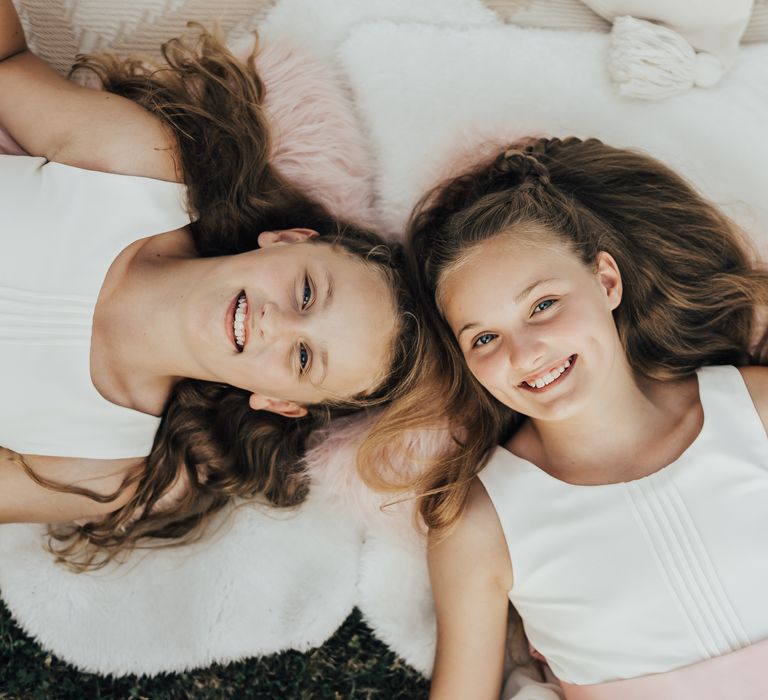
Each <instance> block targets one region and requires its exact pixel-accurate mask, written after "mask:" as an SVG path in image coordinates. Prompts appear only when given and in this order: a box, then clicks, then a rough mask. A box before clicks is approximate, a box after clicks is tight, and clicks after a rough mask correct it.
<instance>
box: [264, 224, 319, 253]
mask: <svg viewBox="0 0 768 700" xmlns="http://www.w3.org/2000/svg"><path fill="white" fill-rule="evenodd" d="M317 235H319V234H318V233H317V231H313V230H312V229H309V228H289V229H286V230H284V231H262V232H261V233H260V234H259V237H258V239H257V241H258V244H259V248H268V247H269V246H271V245H279V244H281V243H282V244H285V243H303V242H304V241H307V240H309V239H310V238H314V237H315V236H317Z"/></svg>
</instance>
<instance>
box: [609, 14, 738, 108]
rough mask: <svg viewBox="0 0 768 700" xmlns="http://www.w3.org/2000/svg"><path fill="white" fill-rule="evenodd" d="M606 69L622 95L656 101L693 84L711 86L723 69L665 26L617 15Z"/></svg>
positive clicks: (713, 59)
mask: <svg viewBox="0 0 768 700" xmlns="http://www.w3.org/2000/svg"><path fill="white" fill-rule="evenodd" d="M608 71H609V72H610V74H611V79H612V80H613V82H615V83H618V85H619V94H621V95H623V96H624V97H637V98H640V99H646V100H658V99H661V98H664V97H669V96H671V95H677V94H679V93H681V92H685V91H686V90H688V89H690V88H691V87H693V86H694V85H698V86H700V87H709V86H711V85H714V84H715V83H716V82H717V81H718V80H720V77H721V76H722V75H723V73H724V68H723V66H722V64H721V63H720V61H718V59H717V58H715V57H714V56H712V55H711V54H708V53H698V54H697V53H696V51H694V49H693V47H692V46H691V45H690V44H689V43H688V42H687V41H686V40H685V39H684V38H683V37H682V36H680V34H678V33H677V32H675V31H673V30H672V29H669V28H668V27H663V26H661V25H659V24H653V23H652V22H646V21H645V20H641V19H635V18H634V17H617V18H616V19H615V20H614V23H613V31H612V32H611V46H610V49H609V51H608Z"/></svg>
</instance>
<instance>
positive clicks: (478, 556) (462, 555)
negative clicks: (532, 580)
mask: <svg viewBox="0 0 768 700" xmlns="http://www.w3.org/2000/svg"><path fill="white" fill-rule="evenodd" d="M429 575H430V580H431V582H432V591H433V593H434V597H435V605H436V608H437V654H436V657H435V668H434V672H433V674H432V688H431V692H430V699H431V700H465V699H466V698H472V699H473V700H497V698H498V697H499V693H500V691H501V682H502V673H503V666H504V649H505V641H506V632H507V606H508V605H509V601H508V599H507V591H508V590H509V588H511V582H512V571H511V565H510V562H509V553H508V551H507V547H506V542H505V539H504V534H503V532H502V529H501V525H500V523H499V521H498V518H497V516H496V512H495V511H494V509H493V506H492V505H491V501H490V498H488V495H487V494H486V492H485V489H484V488H483V487H482V485H481V484H480V483H479V482H476V483H475V485H474V486H473V489H472V492H471V494H470V501H469V504H468V507H467V509H466V511H465V512H464V514H463V515H462V517H461V519H460V521H459V523H458V524H457V526H456V528H455V529H454V530H453V531H452V532H451V533H450V535H449V536H448V537H447V538H446V539H444V540H442V541H437V542H434V541H430V548H429Z"/></svg>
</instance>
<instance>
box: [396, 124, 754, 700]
mask: <svg viewBox="0 0 768 700" xmlns="http://www.w3.org/2000/svg"><path fill="white" fill-rule="evenodd" d="M410 244H411V255H412V262H413V265H414V267H415V269H417V271H418V273H419V274H420V277H421V283H422V286H423V291H424V294H425V297H426V298H428V299H430V300H434V304H433V305H432V306H431V308H430V309H429V313H430V314H431V316H432V317H433V321H434V323H435V324H436V328H437V329H438V331H439V332H440V333H441V334H442V336H443V338H444V342H445V354H444V357H443V358H442V360H443V366H444V367H445V368H453V371H450V370H447V371H446V376H448V377H449V378H450V379H451V380H452V382H453V383H452V384H450V385H449V386H448V387H446V388H445V390H444V391H442V392H440V396H441V398H445V397H447V402H448V414H449V417H450V418H451V419H452V420H453V421H454V425H455V427H456V428H458V429H460V430H461V434H462V435H464V438H463V440H462V445H461V446H460V448H459V450H458V451H455V450H454V451H453V452H452V453H451V454H448V455H445V456H444V459H443V460H442V461H438V463H437V464H436V465H435V467H434V469H433V470H432V471H431V472H430V473H429V474H427V475H426V476H425V477H424V479H423V481H422V482H421V484H420V486H421V492H422V493H423V494H424V497H423V501H422V514H423V515H424V517H425V520H426V522H427V523H428V524H429V526H430V528H431V532H430V550H429V563H430V575H431V580H432V585H433V590H434V595H435V601H436V605H437V615H438V648H437V657H436V664H435V671H434V676H433V682H432V697H433V698H440V699H444V698H467V697H472V698H473V699H475V700H483V698H487V699H488V700H495V699H496V698H497V697H498V693H499V689H500V685H501V677H502V665H503V656H504V640H505V632H506V622H507V606H508V604H509V601H511V602H512V603H513V604H514V605H515V607H516V608H517V610H518V612H519V613H520V615H521V617H522V619H523V624H524V627H525V631H526V633H527V635H528V637H529V639H530V641H531V643H532V644H533V645H534V647H535V648H536V649H537V650H538V652H539V653H540V654H542V655H543V656H544V657H545V658H546V660H547V661H548V662H549V664H550V666H551V668H552V670H553V671H554V672H555V674H556V675H557V676H558V678H559V679H560V681H561V682H562V684H563V687H564V689H565V692H566V696H567V697H568V698H588V699H590V700H592V699H595V698H622V700H627V699H628V698H675V700H680V699H681V698H691V699H692V698H697V700H702V699H704V698H711V699H712V700H714V699H715V698H724V697H739V698H757V697H763V696H764V690H765V683H764V678H762V677H761V669H762V668H763V667H764V664H765V662H766V660H768V606H766V604H765V596H764V592H765V589H766V586H768V553H767V552H766V549H765V546H764V542H763V540H764V533H765V532H766V531H768V508H766V504H768V438H766V427H765V426H766V425H767V424H768V370H766V369H765V368H764V367H757V366H745V365H748V364H754V363H755V362H756V359H755V355H756V354H757V352H758V350H759V348H757V347H756V343H755V339H756V337H758V336H759V333H758V330H757V328H756V317H757V315H758V312H762V311H763V310H764V307H765V304H766V302H768V275H766V272H765V271H764V270H763V269H762V268H756V267H754V265H753V261H752V259H751V258H750V256H749V254H748V252H747V249H746V248H745V246H744V245H743V243H742V241H741V239H740V238H739V236H738V235H737V233H736V232H735V230H734V227H733V226H732V224H731V223H730V222H729V221H728V220H727V219H726V218H725V217H724V216H723V215H721V214H720V213H719V212H718V211H717V210H716V209H715V208H714V207H713V206H711V205H710V204H708V203H707V202H705V201H704V200H702V199H701V197H700V196H699V195H698V194H696V193H695V192H694V191H693V190H692V189H691V188H690V186H688V185H687V184H686V183H685V182H683V180H682V179H681V178H680V177H678V176H677V175H675V174H674V173H673V172H671V171H670V170H669V169H667V168H666V167H664V166H663V165H661V164H660V163H658V162H656V161H654V160H652V159H650V158H648V157H646V156H643V155H640V154H636V153H632V152H629V151H624V150H620V149H614V148H611V147H609V146H606V145H604V144H602V143H600V142H598V141H595V140H589V141H580V140H578V139H566V140H564V141H561V140H559V139H540V140H538V141H531V142H527V143H523V144H519V145H517V146H513V147H511V148H509V149H507V150H506V151H504V152H503V153H501V154H499V155H498V156H497V157H496V158H495V159H493V161H491V162H487V163H484V164H482V165H481V166H479V167H477V168H476V169H474V170H473V171H471V172H469V173H466V174H464V175H462V176H460V177H458V178H456V179H454V180H452V181H450V182H448V183H447V184H445V185H443V186H441V187H439V188H438V189H437V190H435V191H434V192H433V193H431V195H429V196H428V197H427V198H426V199H425V200H424V202H423V204H422V205H421V208H420V209H419V210H417V212H416V214H415V216H414V219H413V222H412V231H411V241H410ZM462 364H463V366H462ZM467 370H469V373H471V376H467V375H468V373H467ZM462 376H463V378H462ZM451 387H453V389H451ZM496 442H502V443H503V446H502V447H496V448H494V446H493V445H494V443H496ZM481 467H482V469H481Z"/></svg>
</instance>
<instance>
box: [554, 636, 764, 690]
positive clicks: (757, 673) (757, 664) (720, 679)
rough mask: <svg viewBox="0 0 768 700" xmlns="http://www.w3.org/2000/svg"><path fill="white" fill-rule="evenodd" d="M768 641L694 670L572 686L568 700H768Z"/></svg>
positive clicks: (704, 663)
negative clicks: (732, 699)
mask: <svg viewBox="0 0 768 700" xmlns="http://www.w3.org/2000/svg"><path fill="white" fill-rule="evenodd" d="M766 668H768V639H766V640H764V641H762V642H758V643H757V644H752V645H751V646H748V647H746V648H744V649H739V650H738V651H734V652H731V653H730V654H725V655H724V656H718V657H716V658H714V659H708V660H707V661H701V662H699V663H697V664H692V665H691V666H685V667H684V668H680V669H677V670H675V671H668V672H667V673H656V674H653V675H650V676H642V677H640V678H630V679H628V680H622V681H614V682H612V683H597V684H595V685H571V684H570V683H562V686H563V690H564V691H565V697H566V699H567V700H651V699H652V700H726V699H728V698H734V700H735V699H738V700H765V698H767V697H768V673H766Z"/></svg>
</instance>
